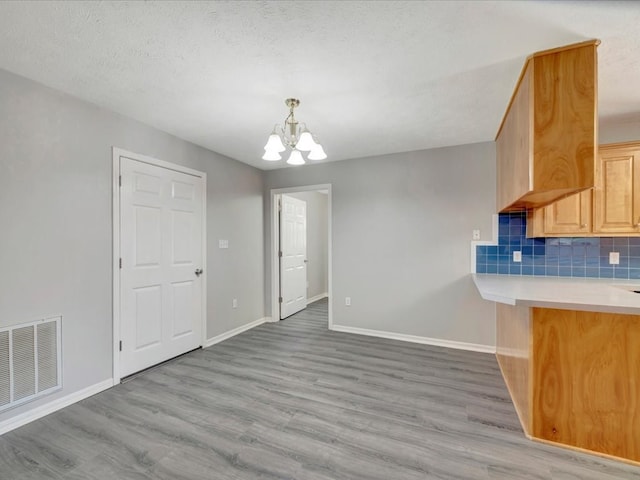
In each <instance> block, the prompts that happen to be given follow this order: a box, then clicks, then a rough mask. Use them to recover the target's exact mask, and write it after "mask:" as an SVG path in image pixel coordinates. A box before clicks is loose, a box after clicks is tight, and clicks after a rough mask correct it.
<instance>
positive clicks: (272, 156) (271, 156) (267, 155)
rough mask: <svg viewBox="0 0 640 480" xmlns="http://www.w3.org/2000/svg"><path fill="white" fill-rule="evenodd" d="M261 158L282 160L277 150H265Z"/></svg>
mask: <svg viewBox="0 0 640 480" xmlns="http://www.w3.org/2000/svg"><path fill="white" fill-rule="evenodd" d="M262 159H263V160H267V161H268V162H277V161H278V160H282V157H281V156H280V154H279V153H278V152H274V151H269V150H265V151H264V155H263V156H262Z"/></svg>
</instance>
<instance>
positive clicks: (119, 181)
mask: <svg viewBox="0 0 640 480" xmlns="http://www.w3.org/2000/svg"><path fill="white" fill-rule="evenodd" d="M118 186H119V187H121V186H122V175H120V176H119V177H118Z"/></svg>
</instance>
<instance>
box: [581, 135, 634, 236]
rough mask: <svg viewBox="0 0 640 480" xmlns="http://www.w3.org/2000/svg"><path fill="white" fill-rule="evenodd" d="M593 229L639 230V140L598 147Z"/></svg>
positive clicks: (621, 231)
mask: <svg viewBox="0 0 640 480" xmlns="http://www.w3.org/2000/svg"><path fill="white" fill-rule="evenodd" d="M596 175H597V177H596V184H597V187H596V189H595V192H594V214H595V215H594V229H593V231H594V233H602V234H611V233H630V234H634V233H635V234H637V233H640V143H627V144H617V145H605V146H603V147H602V148H601V149H600V157H599V159H598V164H597V168H596Z"/></svg>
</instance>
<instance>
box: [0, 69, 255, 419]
mask: <svg viewBox="0 0 640 480" xmlns="http://www.w3.org/2000/svg"><path fill="white" fill-rule="evenodd" d="M112 146H117V147H121V148H124V149H127V150H130V151H133V152H137V153H142V154H145V155H149V156H152V157H155V158H158V159H161V160H166V161H169V162H174V163H178V164H182V165H186V166H189V167H191V168H194V169H198V170H201V171H204V172H206V173H207V181H208V184H207V186H208V188H207V195H208V206H207V226H208V245H207V252H208V262H207V265H206V267H205V268H206V274H207V282H208V284H207V285H208V291H207V300H208V311H207V315H208V324H207V336H208V338H211V337H214V336H216V335H218V334H220V333H223V332H226V331H228V330H230V329H232V328H236V327H238V326H241V325H244V324H246V323H248V322H250V321H253V320H256V319H259V318H262V317H263V316H264V303H263V298H264V284H263V278H264V271H263V265H264V258H263V249H264V247H263V224H262V222H263V199H262V193H263V177H262V172H261V171H259V170H257V169H254V168H252V167H249V166H247V165H244V164H242V163H239V162H237V161H235V160H231V159H229V158H226V157H223V156H221V155H218V154H215V153H213V152H210V151H207V150H205V149H202V148H200V147H196V146H194V145H192V144H190V143H187V142H185V141H182V140H180V139H178V138H175V137H173V136H170V135H168V134H166V133H163V132H160V131H158V130H155V129H153V128H150V127H147V126H145V125H143V124H141V123H138V122H136V121H133V120H130V119H127V118H124V117H122V116H119V115H116V114H113V113H110V112H107V111H105V110H103V109H100V108H98V107H96V106H94V105H91V104H88V103H85V102H82V101H80V100H77V99H74V98H72V97H69V96H66V95H64V94H61V93H58V92H56V91H54V90H51V89H48V88H45V87H43V86H41V85H39V84H36V83H34V82H31V81H29V80H26V79H24V78H22V77H18V76H15V75H13V74H10V73H7V72H4V71H1V70H0V225H1V227H0V228H1V232H2V233H1V235H0V326H7V325H12V324H17V323H22V322H27V321H32V320H37V319H39V318H43V317H46V316H50V315H56V314H61V315H62V316H63V375H64V377H63V378H64V390H63V391H62V392H59V393H56V394H55V395H52V396H49V397H46V398H44V399H40V400H38V401H37V402H33V403H30V404H28V405H25V406H23V407H20V408H17V409H13V410H10V411H8V412H5V413H3V414H1V415H0V421H2V420H5V419H7V418H9V417H12V416H14V415H16V414H19V413H21V412H24V411H25V410H28V409H31V408H33V407H35V406H38V405H41V404H43V403H46V402H49V401H51V400H53V399H55V398H57V397H60V396H64V395H67V394H70V393H72V392H75V391H77V390H80V389H82V388H85V387H87V386H90V385H93V384H96V383H98V382H101V381H104V380H107V379H109V378H111V376H112V372H111V368H112V352H111V349H112V293H111V290H112V273H111V268H112V260H111V256H112V211H111V202H112V197H111V170H112V153H111V147H112ZM219 238H224V239H228V240H229V249H228V250H219V249H218V248H217V244H218V239H219ZM234 297H236V298H238V300H239V307H238V308H237V309H236V310H233V309H232V308H231V305H232V298H234Z"/></svg>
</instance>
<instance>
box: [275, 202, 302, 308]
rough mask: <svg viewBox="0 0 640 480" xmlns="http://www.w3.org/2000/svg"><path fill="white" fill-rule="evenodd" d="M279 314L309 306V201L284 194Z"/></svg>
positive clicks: (281, 219) (281, 214) (281, 216)
mask: <svg viewBox="0 0 640 480" xmlns="http://www.w3.org/2000/svg"><path fill="white" fill-rule="evenodd" d="M280 251H281V252H282V255H281V256H280V296H281V297H282V302H281V306H280V318H281V319H282V318H287V317H288V316H290V315H293V314H294V313H296V312H299V311H300V310H302V309H304V308H306V306H307V202H305V201H304V200H298V199H297V198H293V197H289V196H288V195H282V209H281V212H280Z"/></svg>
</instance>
